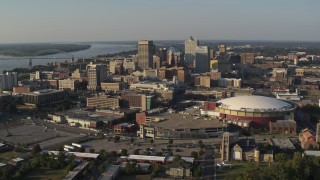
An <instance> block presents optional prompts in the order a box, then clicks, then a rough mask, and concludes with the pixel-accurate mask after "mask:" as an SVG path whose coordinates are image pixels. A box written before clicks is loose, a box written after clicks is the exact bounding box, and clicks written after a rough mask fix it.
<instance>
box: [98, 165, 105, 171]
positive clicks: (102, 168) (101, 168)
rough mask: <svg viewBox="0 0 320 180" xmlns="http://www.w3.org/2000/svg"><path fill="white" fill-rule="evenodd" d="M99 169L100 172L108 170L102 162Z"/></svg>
mask: <svg viewBox="0 0 320 180" xmlns="http://www.w3.org/2000/svg"><path fill="white" fill-rule="evenodd" d="M98 169H99V172H100V173H103V172H104V171H105V170H106V167H105V165H104V164H100V165H99V167H98Z"/></svg>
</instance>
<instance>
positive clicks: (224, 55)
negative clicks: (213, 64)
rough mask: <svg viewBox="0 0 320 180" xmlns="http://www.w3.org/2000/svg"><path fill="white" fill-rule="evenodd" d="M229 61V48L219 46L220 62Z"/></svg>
mask: <svg viewBox="0 0 320 180" xmlns="http://www.w3.org/2000/svg"><path fill="white" fill-rule="evenodd" d="M226 59H227V48H226V45H223V44H222V45H219V60H223V61H224V60H226Z"/></svg>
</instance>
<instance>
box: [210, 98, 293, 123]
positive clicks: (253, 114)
mask: <svg viewBox="0 0 320 180" xmlns="http://www.w3.org/2000/svg"><path fill="white" fill-rule="evenodd" d="M295 108H296V105H295V104H293V103H291V102H285V101H282V100H278V99H275V98H270V97H265V96H237V97H231V98H226V99H222V100H220V101H217V102H216V107H215V110H216V111H218V112H219V113H220V117H221V118H227V119H237V120H251V121H253V124H254V125H267V124H268V123H269V122H270V121H276V120H283V119H285V118H286V116H292V117H293V113H294V110H295Z"/></svg>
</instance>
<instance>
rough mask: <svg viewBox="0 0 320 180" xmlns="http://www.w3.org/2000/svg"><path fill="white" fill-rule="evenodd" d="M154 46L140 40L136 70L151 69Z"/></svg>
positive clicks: (151, 42) (151, 43) (149, 42)
mask: <svg viewBox="0 0 320 180" xmlns="http://www.w3.org/2000/svg"><path fill="white" fill-rule="evenodd" d="M153 53H154V45H153V41H148V40H141V41H139V42H138V68H140V69H146V68H152V65H153V62H152V60H153Z"/></svg>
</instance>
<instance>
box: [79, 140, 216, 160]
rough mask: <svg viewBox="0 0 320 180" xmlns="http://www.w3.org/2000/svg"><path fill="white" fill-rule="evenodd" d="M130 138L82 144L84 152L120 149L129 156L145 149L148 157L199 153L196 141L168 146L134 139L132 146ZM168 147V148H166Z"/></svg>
mask: <svg viewBox="0 0 320 180" xmlns="http://www.w3.org/2000/svg"><path fill="white" fill-rule="evenodd" d="M130 139H131V138H130V137H124V136H122V137H121V138H120V141H119V142H114V141H113V140H109V141H108V140H106V139H102V140H92V141H89V142H85V143H82V145H83V146H84V147H86V151H89V149H91V148H93V149H95V151H96V152H99V151H100V150H102V149H104V150H106V151H109V152H110V151H117V152H118V153H119V152H120V150H121V149H127V150H128V153H129V154H133V153H134V150H135V149H138V150H139V154H143V153H144V151H146V149H147V148H149V149H151V150H150V155H155V153H156V152H162V153H165V152H172V153H173V155H180V156H190V154H191V152H192V151H196V152H199V151H200V148H199V147H198V145H197V144H198V140H173V144H172V145H169V143H168V140H157V139H156V140H154V142H153V144H151V143H150V139H146V140H145V139H140V138H137V137H135V140H134V142H133V144H131V141H130ZM203 142H204V143H206V144H209V143H211V142H213V139H211V140H210V139H205V140H203ZM168 146H170V147H168Z"/></svg>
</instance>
